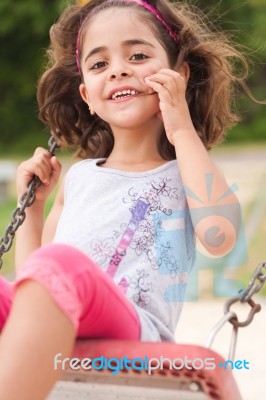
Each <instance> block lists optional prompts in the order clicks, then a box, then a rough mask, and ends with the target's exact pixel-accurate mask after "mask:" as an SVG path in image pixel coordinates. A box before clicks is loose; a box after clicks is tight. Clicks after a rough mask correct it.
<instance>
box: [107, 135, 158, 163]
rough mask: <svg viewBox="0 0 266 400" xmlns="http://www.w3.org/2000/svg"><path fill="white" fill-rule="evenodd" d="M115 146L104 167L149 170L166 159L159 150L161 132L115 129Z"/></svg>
mask: <svg viewBox="0 0 266 400" xmlns="http://www.w3.org/2000/svg"><path fill="white" fill-rule="evenodd" d="M113 132H114V139H115V143H114V148H113V150H112V152H111V154H110V156H109V157H108V158H107V159H106V161H105V163H104V164H102V166H103V167H106V168H107V167H108V168H117V169H124V170H128V171H130V170H135V171H137V170H143V171H145V170H149V169H152V168H156V167H157V166H160V165H162V164H164V163H165V162H166V161H165V160H164V159H163V158H162V157H161V156H160V154H159V151H158V145H157V143H158V138H159V133H156V132H155V133H154V132H145V130H142V131H139V130H138V131H135V132H132V131H123V132H122V131H120V132H118V131H117V130H116V131H114V130H113Z"/></svg>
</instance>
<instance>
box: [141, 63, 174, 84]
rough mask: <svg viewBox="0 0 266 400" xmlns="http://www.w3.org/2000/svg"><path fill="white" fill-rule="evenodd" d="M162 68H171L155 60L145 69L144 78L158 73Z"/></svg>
mask: <svg viewBox="0 0 266 400" xmlns="http://www.w3.org/2000/svg"><path fill="white" fill-rule="evenodd" d="M162 68H169V66H168V65H167V66H165V65H163V64H162V63H161V62H160V61H157V60H154V62H153V65H152V66H151V65H150V66H149V67H147V68H146V70H144V71H143V72H144V75H143V79H145V78H148V77H149V76H151V75H154V74H156V73H157V72H159V71H160V70H161V69H162Z"/></svg>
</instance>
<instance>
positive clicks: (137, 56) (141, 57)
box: [131, 52, 149, 61]
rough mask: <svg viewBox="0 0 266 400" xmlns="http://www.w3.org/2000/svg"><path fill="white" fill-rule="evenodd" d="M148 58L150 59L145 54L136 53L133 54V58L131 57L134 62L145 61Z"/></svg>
mask: <svg viewBox="0 0 266 400" xmlns="http://www.w3.org/2000/svg"><path fill="white" fill-rule="evenodd" d="M146 58H149V57H148V56H146V55H145V54H144V53H141V52H139V53H135V54H133V56H132V57H131V59H132V60H135V61H138V60H145V59H146Z"/></svg>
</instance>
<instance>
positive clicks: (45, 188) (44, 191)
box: [17, 147, 61, 202]
mask: <svg viewBox="0 0 266 400" xmlns="http://www.w3.org/2000/svg"><path fill="white" fill-rule="evenodd" d="M60 172H61V164H60V163H59V161H58V160H57V158H56V157H55V156H51V154H50V153H49V151H47V150H45V149H43V148H41V147H38V148H37V149H36V151H35V153H34V155H33V157H31V158H30V159H29V160H26V161H24V162H22V163H21V164H20V166H19V167H18V172H17V194H18V198H20V197H21V196H22V194H23V193H24V192H25V191H26V190H27V189H28V185H29V183H30V181H31V180H32V178H33V177H34V175H36V176H38V178H39V179H40V180H41V182H42V185H41V186H40V187H39V188H38V189H37V191H36V201H37V202H45V201H46V200H47V198H48V196H49V195H50V193H51V192H52V190H53V189H54V187H55V185H56V183H57V182H58V179H59V176H60Z"/></svg>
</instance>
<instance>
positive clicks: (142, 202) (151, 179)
mask: <svg viewBox="0 0 266 400" xmlns="http://www.w3.org/2000/svg"><path fill="white" fill-rule="evenodd" d="M104 160H105V159H88V160H83V161H80V162H77V163H76V164H74V165H73V166H72V167H71V168H70V169H69V171H68V173H67V175H66V180H65V203H64V207H63V211H62V214H61V217H60V219H59V223H58V226H57V230H56V234H55V238H54V241H55V242H61V243H67V244H71V245H73V246H75V247H77V248H79V249H80V250H82V251H83V252H85V253H86V254H87V255H88V256H90V257H91V258H92V259H93V260H94V261H95V262H96V263H97V264H98V265H99V267H101V268H102V269H103V270H104V271H105V272H106V273H107V274H108V275H110V277H112V279H113V280H114V282H115V283H116V284H117V285H119V286H121V288H122V290H123V291H124V293H125V295H126V296H127V297H128V298H129V299H130V301H131V302H132V303H133V304H134V306H135V308H136V311H137V313H138V315H139V318H140V321H141V340H143V341H174V332H175V328H176V325H177V322H178V319H179V316H180V312H181V308H182V303H183V301H184V295H185V288H186V284H187V280H188V274H189V273H190V271H191V269H192V266H193V262H194V255H195V240H194V232H193V227H192V223H191V219H190V214H189V211H188V207H187V202H186V197H185V193H184V188H183V185H182V181H181V177H180V174H179V170H178V165H177V161H176V160H173V161H169V162H167V163H165V164H164V165H162V166H160V167H158V168H155V169H153V170H150V171H146V172H124V171H119V170H116V169H111V168H104V167H100V166H99V165H98V164H100V163H101V162H103V161H104Z"/></svg>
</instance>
